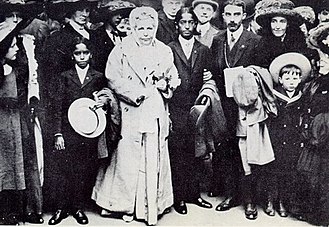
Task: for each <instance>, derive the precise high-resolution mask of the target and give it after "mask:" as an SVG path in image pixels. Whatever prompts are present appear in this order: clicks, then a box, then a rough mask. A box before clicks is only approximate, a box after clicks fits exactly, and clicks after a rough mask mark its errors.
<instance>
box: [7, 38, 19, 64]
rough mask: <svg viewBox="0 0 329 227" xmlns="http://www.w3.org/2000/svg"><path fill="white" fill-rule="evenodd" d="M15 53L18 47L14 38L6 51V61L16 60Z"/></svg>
mask: <svg viewBox="0 0 329 227" xmlns="http://www.w3.org/2000/svg"><path fill="white" fill-rule="evenodd" d="M17 51H18V46H17V43H16V38H13V41H12V43H11V45H10V47H9V49H8V52H7V54H6V56H5V58H6V59H8V60H15V59H16V55H17Z"/></svg>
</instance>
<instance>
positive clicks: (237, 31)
mask: <svg viewBox="0 0 329 227" xmlns="http://www.w3.org/2000/svg"><path fill="white" fill-rule="evenodd" d="M242 32H243V26H242V25H240V27H239V28H238V30H236V31H235V32H231V31H229V30H228V29H227V40H231V34H233V37H234V39H235V42H237V41H238V40H239V38H240V36H241V34H242Z"/></svg>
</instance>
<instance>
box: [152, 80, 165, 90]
mask: <svg viewBox="0 0 329 227" xmlns="http://www.w3.org/2000/svg"><path fill="white" fill-rule="evenodd" d="M155 86H156V88H157V89H159V90H160V91H166V90H167V81H166V80H165V79H161V80H159V81H157V82H156V84H155Z"/></svg>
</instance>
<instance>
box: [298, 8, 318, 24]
mask: <svg viewBox="0 0 329 227" xmlns="http://www.w3.org/2000/svg"><path fill="white" fill-rule="evenodd" d="M294 10H295V11H296V12H297V13H299V14H300V15H301V16H302V17H303V18H304V20H305V21H307V22H309V23H311V24H313V23H314V21H315V12H314V10H313V9H312V7H310V6H299V7H296V8H294Z"/></svg>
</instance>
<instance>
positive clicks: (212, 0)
mask: <svg viewBox="0 0 329 227" xmlns="http://www.w3.org/2000/svg"><path fill="white" fill-rule="evenodd" d="M200 3H204V4H209V5H211V6H212V7H213V8H214V11H216V10H217V9H218V6H219V5H218V2H217V1H215V0H194V1H193V2H192V7H193V8H195V6H197V5H198V4H200Z"/></svg>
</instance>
